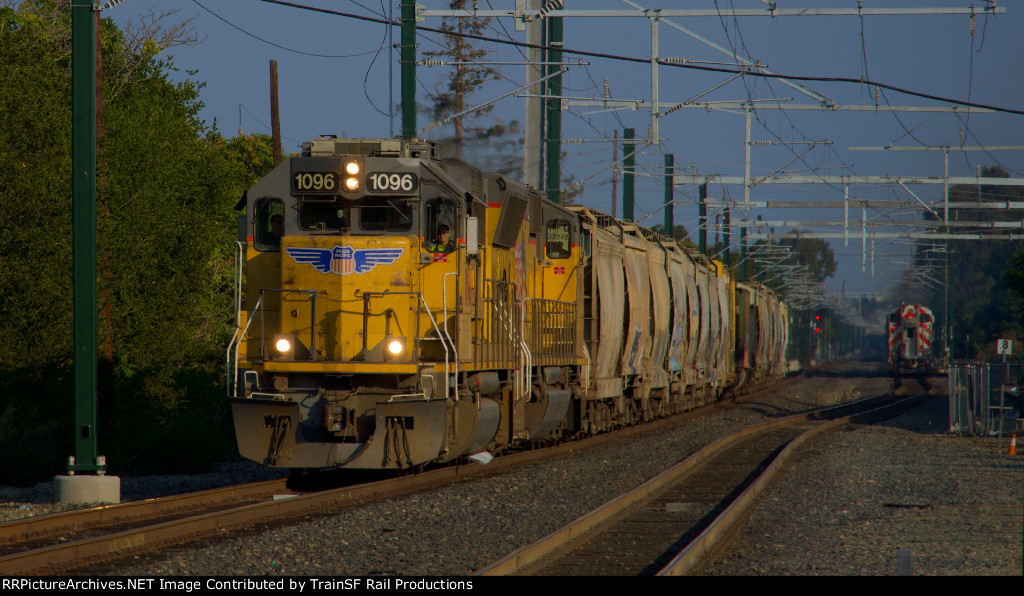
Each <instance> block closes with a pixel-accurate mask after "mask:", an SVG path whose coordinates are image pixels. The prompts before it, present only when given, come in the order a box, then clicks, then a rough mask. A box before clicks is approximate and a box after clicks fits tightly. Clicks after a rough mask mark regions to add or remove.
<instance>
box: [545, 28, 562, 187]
mask: <svg viewBox="0 0 1024 596" xmlns="http://www.w3.org/2000/svg"><path fill="white" fill-rule="evenodd" d="M547 21H548V23H547V25H548V45H549V46H551V48H552V49H551V50H550V51H549V53H548V60H547V61H548V62H551V63H554V64H549V65H548V74H549V75H550V74H554V73H556V72H558V71H559V70H561V68H562V67H561V64H562V51H561V50H560V49H559V48H561V47H562V18H561V17H552V18H549V19H548V20H547ZM548 95H550V96H551V99H549V100H548V102H547V114H548V115H547V121H548V183H547V187H548V199H549V200H551V201H552V202H554V203H561V202H562V201H561V196H562V193H561V184H562V180H561V178H562V162H561V159H562V99H561V95H562V75H560V74H559V75H556V76H554V77H552V78H550V79H548Z"/></svg>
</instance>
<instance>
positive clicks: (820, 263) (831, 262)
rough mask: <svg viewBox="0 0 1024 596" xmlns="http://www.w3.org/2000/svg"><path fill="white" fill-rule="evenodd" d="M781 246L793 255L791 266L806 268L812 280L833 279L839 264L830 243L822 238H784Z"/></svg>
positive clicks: (780, 243) (780, 242)
mask: <svg viewBox="0 0 1024 596" xmlns="http://www.w3.org/2000/svg"><path fill="white" fill-rule="evenodd" d="M794 231H795V230H794ZM779 245H780V246H786V247H788V248H789V250H790V254H791V255H792V256H791V257H790V264H796V265H801V266H803V267H806V268H807V272H808V273H809V274H810V276H811V278H812V279H815V280H817V281H825V278H828V277H832V276H833V275H834V274H835V272H836V267H837V266H838V264H837V263H836V258H835V253H833V252H832V247H831V246H829V244H828V242H826V241H824V240H822V239H821V238H796V239H790V238H784V239H782V240H780V241H779Z"/></svg>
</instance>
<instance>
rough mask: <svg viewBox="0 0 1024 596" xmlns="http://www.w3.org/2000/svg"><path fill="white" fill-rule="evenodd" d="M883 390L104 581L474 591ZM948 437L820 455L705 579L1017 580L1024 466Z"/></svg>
mask: <svg viewBox="0 0 1024 596" xmlns="http://www.w3.org/2000/svg"><path fill="white" fill-rule="evenodd" d="M866 370H872V371H875V374H868V375H865V374H863V373H864V371H866ZM858 371H859V372H858ZM889 386H890V380H889V379H888V377H887V375H886V374H884V373H882V372H881V371H880V369H879V368H878V367H877V365H864V364H859V363H846V364H844V365H842V366H841V367H840V368H838V369H837V370H836V371H833V372H822V373H816V375H815V376H813V377H811V378H808V379H806V380H803V381H801V382H800V383H799V384H797V385H793V386H790V387H789V388H788V389H787V390H786V391H784V392H773V393H772V394H770V395H767V396H762V397H759V398H758V399H757V400H755V401H753V402H752V403H749V404H743V405H735V406H734V407H731V408H727V409H724V410H717V411H714V412H711V413H709V414H707V415H705V416H701V417H699V418H697V419H696V420H692V421H689V422H687V423H685V424H682V425H679V426H676V427H675V428H672V429H668V430H664V431H660V432H654V433H650V434H647V435H645V436H642V437H635V438H632V439H629V440H626V441H623V442H620V443H617V444H616V445H611V446H603V447H597V448H593V449H588V450H586V451H583V452H580V453H577V454H575V455H572V456H569V457H566V458H561V459H558V460H555V461H551V462H546V463H540V464H534V465H530V466H526V467H523V468H520V469H517V470H514V471H509V472H505V473H502V474H499V475H495V476H493V477H489V478H483V479H478V480H472V481H466V482H462V483H459V484H456V485H451V486H448V487H445V488H442V489H440V490H435V491H431V492H426V493H419V494H414V495H409V496H406V497H402V498H397V499H393V500H390V501H386V502H380V503H371V504H367V505H362V506H358V507H352V508H349V509H346V510H344V511H342V512H340V513H336V514H332V515H323V516H317V517H311V518H309V519H308V520H306V521H303V522H300V523H298V524H294V525H291V526H288V527H281V528H272V529H268V530H262V531H256V530H253V531H250V532H247V533H245V534H243V535H233V536H232V537H230V538H226V539H222V540H220V541H217V542H215V543H213V544H207V545H205V546H203V547H201V548H190V547H183V548H180V549H177V550H173V551H169V552H164V553H161V554H158V555H153V556H148V557H145V558H140V559H136V560H134V561H131V562H128V563H126V564H125V565H121V566H119V567H118V568H116V569H114V570H112V571H110V574H112V575H145V576H153V575H204V576H206V575H317V576H322V575H345V576H368V575H380V574H388V575H391V574H400V575H406V576H415V575H466V574H470V573H472V572H473V571H474V570H476V569H479V568H482V567H484V566H486V565H487V564H489V563H491V562H493V561H494V560H496V559H498V558H500V557H502V556H504V555H505V554H507V553H508V552H511V551H512V550H514V549H515V548H518V547H520V546H523V545H525V544H529V543H530V542H533V541H534V540H536V539H538V538H540V537H542V536H544V535H546V534H547V533H549V532H551V531H553V530H555V529H557V528H559V527H561V526H563V525H565V524H566V523H568V522H570V521H572V520H573V519H575V518H577V517H578V516H580V515H582V514H584V513H586V512H587V511H589V510H591V509H593V508H595V507H597V506H598V505H600V504H602V503H604V502H606V501H608V500H610V499H611V498H613V497H615V496H617V495H619V494H621V493H623V492H625V491H627V490H629V489H631V488H633V487H635V486H636V485H638V484H640V483H642V482H644V481H646V480H647V479H649V478H650V477H652V476H654V475H655V474H657V473H659V472H661V471H662V470H664V469H665V468H666V467H668V466H670V465H672V464H674V463H676V462H678V461H680V460H681V459H683V458H685V457H686V456H687V455H689V454H690V453H692V452H693V451H695V450H696V449H698V448H700V447H702V446H703V445H705V444H707V443H709V442H710V441H712V440H714V439H715V438H717V437H719V436H722V435H724V434H727V433H729V432H732V431H734V430H736V429H738V428H741V427H745V426H749V425H752V424H756V423H759V422H762V421H764V420H766V419H768V418H771V417H776V416H782V415H788V414H792V413H796V412H800V411H805V410H807V409H811V408H814V407H820V406H824V405H833V404H836V403H841V402H845V401H849V400H851V399H855V398H857V397H864V396H869V395H876V394H879V393H883V392H884V391H885V390H886V389H888V388H889ZM915 416H918V417H921V416H923V419H921V420H918V419H917V418H915ZM945 425H946V414H945V400H944V398H941V397H937V398H933V399H932V400H930V401H929V403H928V405H927V406H926V407H923V408H920V409H919V411H915V413H912V414H907V415H904V416H902V417H900V418H898V419H894V420H891V421H888V422H885V423H880V424H878V425H875V426H870V427H861V428H859V429H858V430H856V431H854V432H842V433H837V434H832V435H829V436H827V437H824V438H822V439H819V441H817V442H815V443H814V444H813V445H812V446H811V447H810V448H809V449H808V450H807V454H806V455H805V456H802V457H799V458H796V459H795V460H794V461H793V463H791V464H790V465H789V468H790V470H789V471H788V472H787V474H785V475H784V476H783V477H782V478H781V479H780V480H778V481H776V482H775V483H774V485H773V486H772V487H770V489H769V491H768V492H767V493H765V495H764V496H763V497H762V499H761V501H759V503H760V505H759V506H758V507H757V508H756V511H755V512H754V513H753V514H751V515H750V516H749V524H750V525H749V528H748V529H745V530H743V531H742V532H739V531H738V532H737V533H736V535H735V536H733V537H731V541H732V543H733V545H735V546H736V547H737V548H738V549H739V552H741V553H742V556H740V555H735V554H726V555H724V556H723V557H722V558H721V560H720V561H711V562H709V563H708V564H707V565H706V566H704V567H702V568H701V569H700V570H699V571H700V572H702V573H705V574H713V575H740V574H778V575H786V574H798V575H817V574H843V575H868V574H890V575H892V574H895V570H896V566H895V560H896V551H897V549H898V548H910V549H911V551H912V560H913V565H914V572H915V573H918V574H929V575H934V574H972V575H982V574H1001V575H1008V574H1016V573H1019V572H1020V563H1021V559H1020V535H1021V519H1020V507H1019V504H1020V503H1021V490H1020V479H1021V475H1020V472H1021V465H1020V464H1018V463H1016V461H1017V460H1014V459H1011V458H1008V457H1006V456H1003V455H1001V454H999V453H998V452H997V446H996V440H995V439H983V440H978V439H963V438H951V437H945V436H943V435H942V432H943V431H944V430H945ZM1005 447H1006V441H1005V440H1004V444H1003V450H1004V451H1005ZM229 470H230V471H231V473H232V478H233V479H234V481H236V482H237V481H239V480H241V479H243V478H244V479H245V480H249V479H255V478H250V477H248V475H249V474H251V473H253V472H254V471H258V472H260V474H261V475H264V476H265V475H266V471H260V469H259V468H253V467H250V466H237V465H226V466H225V470H222V471H221V473H219V474H214V475H204V476H201V477H175V478H170V479H169V478H140V479H129V478H123V479H122V495H123V497H124V498H125V499H126V500H127V499H129V498H144V497H152V496H158V495H161V494H167V493H168V492H184V491H187V490H199V489H200V488H207V487H210V486H215V485H220V484H226V483H228V482H227V481H226V480H224V478H225V474H227V473H228V471H229ZM197 481H198V482H202V485H201V486H197V485H196V484H195V483H196V482H197ZM48 490H49V489H48V487H47V486H40V487H37V488H36V489H30V490H28V491H25V490H20V491H18V490H14V489H6V490H0V499H9V500H10V502H8V503H0V516H3V515H5V512H12V511H14V512H17V513H15V515H20V516H24V515H26V514H28V515H33V514H38V513H41V512H44V510H45V509H47V508H53V507H55V506H54V505H53V504H47V503H45V498H46V495H47V492H48ZM812 500H813V501H812ZM23 507H27V508H28V511H27V512H26V510H25V509H20V508H23ZM896 522H898V523H896Z"/></svg>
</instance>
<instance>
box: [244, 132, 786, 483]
mask: <svg viewBox="0 0 1024 596" xmlns="http://www.w3.org/2000/svg"><path fill="white" fill-rule="evenodd" d="M243 204H244V206H245V208H246V215H245V218H244V220H243V224H244V236H243V238H242V239H241V240H240V242H239V243H238V257H239V270H238V272H237V275H238V277H237V279H236V290H237V291H238V292H239V296H238V300H237V302H236V309H237V321H238V328H237V331H236V334H235V338H234V340H233V341H232V344H231V347H230V348H229V349H228V355H227V356H228V358H227V361H228V378H229V382H228V393H229V394H230V396H231V406H232V411H233V415H234V423H235V431H236V435H237V437H238V447H239V451H240V452H241V454H242V455H243V456H245V457H247V458H250V459H252V460H254V461H257V462H261V463H263V464H266V465H269V466H276V467H290V468H326V467H344V468H377V469H398V468H410V467H414V466H420V465H423V464H426V463H431V462H444V461H449V460H453V459H456V458H459V457H464V456H470V455H475V454H478V453H480V452H481V451H484V450H486V451H489V452H492V453H496V452H499V451H501V450H502V449H505V448H507V447H510V446H515V445H516V444H519V443H522V442H525V441H533V440H558V439H563V438H573V437H577V436H585V435H589V434H593V433H597V432H605V431H611V430H614V429H616V428H619V427H622V426H627V425H630V424H633V423H636V422H642V421H645V420H649V419H651V418H654V417H657V416H663V415H666V414H671V413H674V412H681V411H684V410H688V409H691V408H695V407H698V406H700V405H703V404H705V403H709V402H711V401H714V400H716V399H719V398H720V397H721V396H722V395H723V393H724V392H725V391H727V390H735V389H738V388H739V387H740V386H742V387H743V388H744V389H747V388H753V387H759V386H765V385H768V384H771V383H774V382H776V381H777V380H779V379H780V378H782V376H783V375H784V374H785V372H786V359H785V352H786V345H787V343H788V342H787V340H788V321H789V311H788V308H787V307H786V304H785V303H783V302H782V301H781V300H780V299H779V298H778V297H777V296H776V295H775V293H774V292H772V291H771V290H770V289H769V288H767V287H765V286H763V285H761V284H758V283H753V282H738V281H736V279H735V277H734V276H733V273H732V271H730V270H729V269H728V268H727V267H725V266H724V265H723V264H722V263H720V262H718V261H714V260H711V259H708V258H707V257H705V256H704V255H701V254H699V253H697V252H696V251H693V250H690V249H687V248H686V247H683V246H680V245H679V244H677V243H676V242H674V241H672V240H671V239H668V238H663V237H661V236H658V235H657V234H655V233H653V232H651V231H650V230H647V229H645V228H641V227H639V226H637V225H636V224H635V223H629V222H623V221H620V220H617V219H615V218H614V217H611V216H608V215H604V214H601V213H598V212H595V211H593V210H591V209H587V208H584V207H581V206H568V205H559V204H557V203H553V202H551V201H548V200H547V198H546V197H545V196H544V195H543V194H542V193H540V192H538V191H537V190H536V189H535V188H532V187H529V186H527V185H525V184H522V183H520V182H516V181H514V180H511V179H509V178H507V177H505V176H503V175H501V174H496V173H491V172H484V171H481V170H479V169H477V168H474V167H472V166H470V165H468V164H465V163H463V162H461V161H459V160H452V159H442V158H440V157H438V156H437V155H436V154H435V148H434V146H433V145H432V144H431V143H429V142H425V141H416V140H412V141H405V140H399V139H338V138H333V137H323V138H319V139H316V140H314V141H311V142H308V143H305V144H304V146H303V151H302V155H301V156H296V157H292V158H291V159H289V160H286V161H285V162H284V163H282V164H280V165H279V166H277V167H276V168H274V170H273V171H271V172H270V173H269V174H268V175H267V176H266V177H265V178H264V179H263V180H261V181H259V182H258V183H256V184H255V185H254V186H253V187H252V188H250V189H249V190H248V192H247V194H246V197H245V200H244V203H243ZM243 263H244V265H245V287H244V290H243V288H242V270H241V265H242V264H243ZM243 293H244V296H243ZM243 299H244V303H245V304H244V305H243ZM484 457H486V456H484Z"/></svg>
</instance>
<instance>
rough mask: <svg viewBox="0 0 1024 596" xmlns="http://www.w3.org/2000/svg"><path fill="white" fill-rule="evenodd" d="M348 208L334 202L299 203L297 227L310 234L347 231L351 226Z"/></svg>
mask: <svg viewBox="0 0 1024 596" xmlns="http://www.w3.org/2000/svg"><path fill="white" fill-rule="evenodd" d="M349 212H350V209H349V208H348V207H339V206H338V205H337V204H336V203H334V202H324V201H302V202H301V203H299V227H300V228H302V229H303V230H306V231H310V232H335V233H336V232H339V231H347V230H348V229H349V226H350V225H351V223H350V222H351V221H352V218H351V215H350V213H349Z"/></svg>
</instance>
